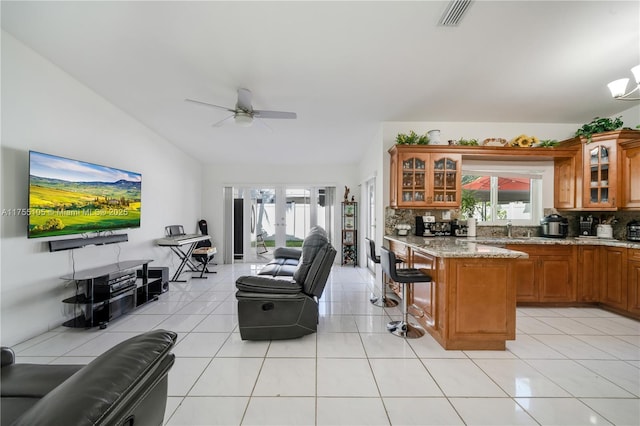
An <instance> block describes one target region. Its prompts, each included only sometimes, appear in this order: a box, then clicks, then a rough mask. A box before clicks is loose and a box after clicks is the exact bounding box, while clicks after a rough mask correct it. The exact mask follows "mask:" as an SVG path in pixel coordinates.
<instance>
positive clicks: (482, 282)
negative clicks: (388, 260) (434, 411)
mask: <svg viewBox="0 0 640 426" xmlns="http://www.w3.org/2000/svg"><path fill="white" fill-rule="evenodd" d="M385 240H386V242H387V245H388V247H389V249H390V250H392V251H393V252H395V253H396V256H397V257H399V258H400V259H402V260H404V261H405V263H406V264H407V266H409V267H413V268H419V269H421V270H422V271H423V272H425V273H426V274H429V275H431V277H432V281H431V282H430V283H417V284H413V285H411V286H410V288H409V289H408V292H407V295H408V296H407V297H408V298H409V306H410V309H409V311H410V313H411V314H412V315H413V316H414V317H415V318H416V319H417V320H418V322H419V323H420V324H421V325H422V326H423V327H424V328H425V329H426V330H427V332H429V334H431V336H433V337H434V338H435V339H436V340H437V341H438V342H439V343H440V345H442V347H444V348H445V349H458V350H463V349H466V350H474V349H485V350H504V349H505V348H506V341H507V340H513V339H515V334H516V284H515V282H513V279H512V277H513V273H512V265H513V263H514V262H513V260H514V259H526V258H527V257H528V255H527V253H524V252H521V251H517V250H508V249H505V248H499V247H493V246H489V245H484V244H479V243H477V242H475V241H473V240H468V239H466V238H451V237H444V238H424V237H416V236H412V235H409V236H394V235H387V236H385ZM392 287H393V289H394V291H395V292H396V293H399V289H398V287H397V286H396V285H394V284H392Z"/></svg>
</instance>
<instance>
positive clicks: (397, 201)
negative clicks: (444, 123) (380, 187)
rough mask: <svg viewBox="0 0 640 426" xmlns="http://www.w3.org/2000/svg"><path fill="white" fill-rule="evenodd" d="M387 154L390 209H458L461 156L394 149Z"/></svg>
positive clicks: (401, 147) (406, 147) (410, 148)
mask: <svg viewBox="0 0 640 426" xmlns="http://www.w3.org/2000/svg"><path fill="white" fill-rule="evenodd" d="M389 153H390V154H391V163H390V166H391V169H390V174H391V186H390V188H391V189H390V198H389V201H390V205H391V207H393V208H398V207H406V208H427V207H435V208H438V207H441V208H455V207H458V206H459V205H460V194H461V179H462V156H461V155H460V154H456V153H445V152H434V150H433V149H430V148H427V147H424V146H413V145H395V146H393V147H392V148H391V149H390V150H389Z"/></svg>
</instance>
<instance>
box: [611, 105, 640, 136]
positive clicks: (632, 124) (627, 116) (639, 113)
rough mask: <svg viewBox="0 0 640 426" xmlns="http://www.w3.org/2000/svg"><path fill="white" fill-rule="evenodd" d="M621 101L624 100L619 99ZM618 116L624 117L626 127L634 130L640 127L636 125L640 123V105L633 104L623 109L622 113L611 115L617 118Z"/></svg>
mask: <svg viewBox="0 0 640 426" xmlns="http://www.w3.org/2000/svg"><path fill="white" fill-rule="evenodd" d="M619 102H623V101H619ZM631 103H633V102H631ZM616 117H621V118H622V122H623V123H624V127H629V128H631V129H634V130H635V129H640V127H636V126H638V125H640V105H634V106H631V107H630V108H629V109H627V110H625V111H622V112H621V113H620V114H615V115H613V116H611V118H616Z"/></svg>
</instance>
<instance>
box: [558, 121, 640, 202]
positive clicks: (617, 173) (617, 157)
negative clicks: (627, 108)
mask: <svg viewBox="0 0 640 426" xmlns="http://www.w3.org/2000/svg"><path fill="white" fill-rule="evenodd" d="M560 147H562V148H565V149H569V150H570V149H574V150H575V156H574V157H573V158H570V157H556V158H555V160H554V173H555V175H554V206H555V208H556V209H559V210H581V211H615V210H618V209H640V131H637V130H617V131H613V132H606V133H599V134H596V135H593V136H592V141H591V142H590V143H587V141H586V140H585V139H584V138H583V139H581V138H573V139H568V140H566V141H563V142H562V143H561V144H560Z"/></svg>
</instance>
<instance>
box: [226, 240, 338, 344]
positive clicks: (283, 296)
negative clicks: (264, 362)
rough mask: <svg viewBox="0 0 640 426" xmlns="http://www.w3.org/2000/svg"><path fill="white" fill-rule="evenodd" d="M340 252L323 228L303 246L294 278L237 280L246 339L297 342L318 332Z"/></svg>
mask: <svg viewBox="0 0 640 426" xmlns="http://www.w3.org/2000/svg"><path fill="white" fill-rule="evenodd" d="M335 256H336V250H335V249H334V248H333V247H332V246H331V244H330V243H329V239H328V238H327V233H326V232H325V230H324V229H322V228H320V227H315V228H313V229H311V231H310V232H309V235H307V237H306V238H305V240H304V242H303V243H302V256H301V258H300V261H299V264H298V266H297V269H296V270H295V272H294V274H293V278H292V279H288V280H287V279H280V278H277V277H267V276H264V275H258V276H255V275H250V276H243V277H240V278H238V279H237V280H236V288H237V289H238V292H237V293H236V299H237V300H238V323H239V326H240V336H241V337H242V340H278V339H293V338H296V337H302V336H304V335H306V334H311V333H315V332H316V331H317V327H318V300H319V299H320V297H321V296H322V292H323V291H324V287H325V285H326V283H327V278H328V277H329V273H330V272H331V266H332V265H333V260H334V259H335Z"/></svg>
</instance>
